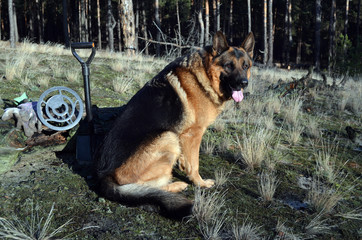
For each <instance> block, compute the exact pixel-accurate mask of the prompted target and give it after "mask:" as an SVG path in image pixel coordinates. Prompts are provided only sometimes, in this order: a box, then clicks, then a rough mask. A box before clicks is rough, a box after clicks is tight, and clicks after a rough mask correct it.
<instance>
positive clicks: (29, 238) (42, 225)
mask: <svg viewBox="0 0 362 240" xmlns="http://www.w3.org/2000/svg"><path fill="white" fill-rule="evenodd" d="M54 205H55V204H54V203H53V205H52V207H51V209H50V211H49V214H48V216H47V217H46V218H45V219H44V218H43V217H40V215H39V206H38V205H37V206H35V207H34V205H33V202H32V201H31V203H30V208H31V209H30V221H27V220H25V219H24V220H20V219H18V218H17V217H16V216H14V217H13V220H9V219H7V218H2V217H0V237H4V238H6V239H14V240H34V239H36V240H50V239H55V238H56V239H68V238H69V237H70V236H71V235H74V234H75V233H76V232H78V231H81V230H85V229H89V228H94V227H95V226H91V227H86V228H83V229H80V230H78V231H76V232H73V233H70V234H66V236H64V237H59V234H61V233H63V232H64V231H65V228H66V227H67V226H68V225H69V224H70V223H71V219H70V220H68V221H66V222H65V223H64V224H62V225H61V226H59V227H57V228H55V229H53V227H52V220H53V217H54Z"/></svg>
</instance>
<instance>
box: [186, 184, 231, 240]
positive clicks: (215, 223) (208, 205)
mask: <svg viewBox="0 0 362 240" xmlns="http://www.w3.org/2000/svg"><path fill="white" fill-rule="evenodd" d="M224 206H225V194H223V193H220V192H213V193H210V192H208V191H207V190H205V189H200V188H196V189H195V201H194V208H193V217H194V218H195V219H196V220H197V222H198V225H199V229H200V232H201V234H202V235H203V237H204V238H205V239H221V236H220V233H221V229H222V227H223V226H224V224H225V221H226V217H225V216H226V214H227V211H222V208H223V207H224Z"/></svg>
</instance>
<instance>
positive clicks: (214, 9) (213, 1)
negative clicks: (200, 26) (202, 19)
mask: <svg viewBox="0 0 362 240" xmlns="http://www.w3.org/2000/svg"><path fill="white" fill-rule="evenodd" d="M212 16H213V19H214V20H213V24H214V32H215V33H216V32H217V26H216V21H217V19H216V0H212Z"/></svg>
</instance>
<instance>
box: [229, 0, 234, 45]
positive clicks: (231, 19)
mask: <svg viewBox="0 0 362 240" xmlns="http://www.w3.org/2000/svg"><path fill="white" fill-rule="evenodd" d="M233 5H234V2H233V0H230V11H229V25H228V32H229V34H228V35H229V39H230V42H231V43H232V42H233Z"/></svg>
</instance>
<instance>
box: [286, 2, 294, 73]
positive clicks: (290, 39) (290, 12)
mask: <svg viewBox="0 0 362 240" xmlns="http://www.w3.org/2000/svg"><path fill="white" fill-rule="evenodd" d="M292 23H293V21H292V1H291V0H288V48H287V49H288V51H287V64H288V66H289V62H290V49H291V48H292V45H293V34H292Z"/></svg>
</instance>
